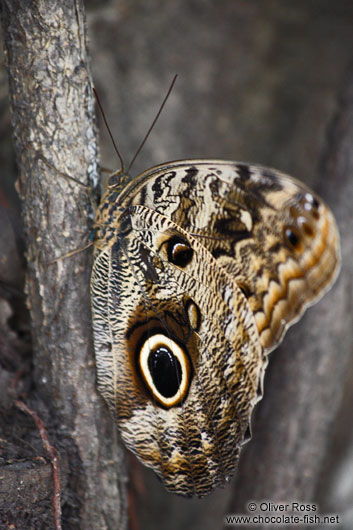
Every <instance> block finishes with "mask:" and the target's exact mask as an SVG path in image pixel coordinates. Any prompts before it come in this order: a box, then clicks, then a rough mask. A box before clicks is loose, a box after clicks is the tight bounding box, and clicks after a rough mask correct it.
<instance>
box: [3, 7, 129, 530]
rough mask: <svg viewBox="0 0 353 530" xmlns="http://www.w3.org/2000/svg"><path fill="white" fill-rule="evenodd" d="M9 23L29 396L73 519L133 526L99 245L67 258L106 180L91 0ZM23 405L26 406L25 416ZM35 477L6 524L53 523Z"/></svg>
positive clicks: (6, 17)
mask: <svg viewBox="0 0 353 530" xmlns="http://www.w3.org/2000/svg"><path fill="white" fill-rule="evenodd" d="M2 25H3V31H4V36H5V51H6V57H7V67H8V75H9V90H10V100H11V109H12V122H13V128H14V139H15V149H16V157H17V164H18V168H19V173H20V178H19V188H20V195H21V199H22V204H23V216H24V226H25V235H26V243H27V262H28V268H27V279H26V292H27V302H28V306H29V309H30V313H31V318H32V338H33V348H34V352H35V356H34V361H33V362H34V387H35V393H32V394H31V395H32V399H31V400H30V401H29V403H30V406H31V408H32V409H36V410H37V412H38V414H39V416H41V417H42V419H43V420H44V424H45V426H46V428H47V431H48V432H49V438H50V441H51V444H52V445H54V446H55V447H56V449H57V450H58V451H59V457H60V464H61V472H62V477H61V479H62V480H61V504H62V514H63V515H62V524H63V527H64V528H85V529H97V528H100V529H101V528H107V529H108V528H109V529H116V528H125V521H126V515H125V505H124V504H125V476H124V466H123V463H122V459H121V453H120V449H119V445H118V443H117V435H116V429H115V427H114V424H113V422H112V420H111V417H110V415H109V413H108V410H107V408H106V406H105V404H104V403H103V400H102V398H101V397H100V396H99V395H98V394H97V392H96V388H95V369H94V355H93V347H92V340H91V326H90V310H89V305H90V304H89V279H90V268H91V249H86V250H82V251H80V252H78V253H76V254H74V255H72V256H70V257H67V258H63V259H62V258H60V256H63V255H65V254H66V253H68V252H70V251H72V250H75V249H79V248H80V247H81V248H82V247H85V246H86V245H87V243H88V241H89V229H90V224H91V223H90V220H91V222H92V215H93V211H92V207H91V204H90V194H89V193H88V189H87V186H90V187H91V188H92V187H94V186H95V185H97V180H98V165H97V164H98V162H97V160H98V147H97V136H96V126H95V113H94V97H93V94H92V80H91V73H90V68H89V61H88V56H87V48H86V27H85V21H84V9H83V4H82V2H81V1H79V0H77V1H71V0H64V1H63V2H59V3H58V2H52V1H49V2H48V1H44V0H39V1H36V2H35V1H25V2H23V1H22V0H21V1H16V0H15V1H13V0H9V1H7V0H5V1H4V2H3V3H2ZM64 174H68V175H71V176H73V177H74V178H75V179H76V180H77V182H74V181H73V180H70V179H69V178H67V177H65V176H64ZM79 183H82V185H80V184H79ZM85 187H86V188H85ZM56 258H58V259H57V260H56V261H54V262H53V263H51V260H53V259H54V260H55V259H56ZM21 414H23V413H22V412H17V413H16V418H17V419H18V420H19V421H21V420H20V419H19V418H20V416H21ZM43 454H44V453H43ZM36 456H38V455H36V454H34V455H33V459H35V457H36ZM43 465H45V464H43V463H42V461H41V462H40V463H37V464H35V466H36V467H35V468H36V469H37V468H38V473H37V475H36V481H35V482H36V486H35V489H36V490H37V491H43V495H44V497H43V498H42V499H40V500H42V501H43V499H47V498H48V493H49V492H51V491H52V489H53V486H52V477H51V474H49V473H44V474H43V473H39V471H40V469H42V468H43ZM10 467H11V466H10ZM7 471H8V473H7ZM6 473H7V474H6ZM15 475H16V476H15V477H14V470H13V469H11V468H7V469H6V468H4V469H2V470H1V476H2V480H3V484H10V483H11V477H12V479H14V480H18V479H19V478H21V480H23V479H24V478H25V476H26V475H23V476H22V475H21V474H20V475H19V473H18V470H17V473H16V474H15ZM32 479H33V473H32ZM8 481H10V482H8ZM43 484H44V487H43ZM26 486H28V489H29V490H31V491H32V492H33V481H29V480H28V482H27V481H26V480H25V484H24V488H23V490H22V495H21V498H18V497H17V498H16V502H14V499H13V500H12V508H13V507H14V504H16V509H15V510H14V511H12V510H9V506H10V505H8V507H7V509H6V505H4V504H3V503H2V509H3V513H4V515H3V518H4V519H3V524H4V523H6V524H10V523H11V522H12V523H13V524H15V525H16V528H41V527H42V526H43V521H46V525H45V528H51V527H52V526H53V524H54V522H53V518H52V507H51V505H50V503H49V501H48V502H47V503H44V507H43V506H41V508H42V512H41V513H38V511H37V513H36V508H35V506H34V505H35V502H33V496H32V498H31V491H28V492H26ZM1 490H3V488H1ZM37 501H38V499H37ZM10 504H11V503H10ZM39 504H40V503H39ZM48 521H51V522H48ZM40 522H41V524H40Z"/></svg>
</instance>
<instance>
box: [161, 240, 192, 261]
mask: <svg viewBox="0 0 353 530" xmlns="http://www.w3.org/2000/svg"><path fill="white" fill-rule="evenodd" d="M193 253H194V251H193V249H192V248H191V247H190V245H189V243H188V241H186V240H185V239H182V238H181V237H179V236H173V237H171V238H170V239H168V241H167V256H168V260H169V262H170V263H174V265H177V266H178V267H181V268H184V267H186V265H188V264H189V263H190V261H191V259H192V256H193Z"/></svg>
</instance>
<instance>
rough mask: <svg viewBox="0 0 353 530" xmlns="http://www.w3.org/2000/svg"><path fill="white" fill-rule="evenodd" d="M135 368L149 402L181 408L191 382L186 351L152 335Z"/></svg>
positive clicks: (161, 337)
mask: <svg viewBox="0 0 353 530" xmlns="http://www.w3.org/2000/svg"><path fill="white" fill-rule="evenodd" d="M138 368H139V371H140V374H141V377H142V380H143V382H144V383H145V386H146V387H147V389H148V391H149V393H150V394H151V396H152V398H153V402H154V403H156V404H158V405H160V406H162V407H163V408H170V407H173V406H177V405H181V404H182V402H183V401H184V399H185V397H186V395H187V393H188V390H189V386H190V383H191V377H192V372H191V364H190V359H189V355H188V352H187V351H186V350H184V349H183V348H182V347H181V346H180V345H179V344H177V343H176V342H175V341H174V340H172V339H171V338H169V337H167V336H165V335H162V334H161V333H156V334H155V335H152V336H151V337H149V338H148V339H147V340H145V342H144V343H143V345H142V347H141V349H140V351H139V352H138Z"/></svg>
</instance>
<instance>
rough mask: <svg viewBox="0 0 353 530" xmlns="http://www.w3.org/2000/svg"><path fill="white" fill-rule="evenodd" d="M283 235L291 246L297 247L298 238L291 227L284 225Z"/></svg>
mask: <svg viewBox="0 0 353 530" xmlns="http://www.w3.org/2000/svg"><path fill="white" fill-rule="evenodd" d="M284 236H285V238H286V240H287V242H288V243H289V244H290V246H291V247H292V248H295V249H298V247H299V243H300V239H299V236H298V235H297V234H296V233H295V232H294V230H293V229H292V228H289V227H286V228H285V229H284Z"/></svg>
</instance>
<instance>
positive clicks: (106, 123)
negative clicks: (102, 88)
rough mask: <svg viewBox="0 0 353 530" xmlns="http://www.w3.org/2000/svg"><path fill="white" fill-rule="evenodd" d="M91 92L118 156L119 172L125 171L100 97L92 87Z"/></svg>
mask: <svg viewBox="0 0 353 530" xmlns="http://www.w3.org/2000/svg"><path fill="white" fill-rule="evenodd" d="M93 92H94V95H95V98H96V100H97V103H98V107H99V110H100V111H101V114H102V116H103V121H104V123H105V126H106V128H107V131H108V133H109V136H110V139H111V141H112V143H113V146H114V149H115V152H116V154H117V155H118V157H119V160H120V168H121V173H125V166H124V161H123V158H122V156H121V154H120V152H119V149H118V147H117V145H116V143H115V140H114V138H113V135H112V133H111V130H110V127H109V125H108V122H107V119H106V117H105V114H104V110H103V107H102V105H101V102H100V99H99V97H98V94H97V91H96V89H95V88H93Z"/></svg>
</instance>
